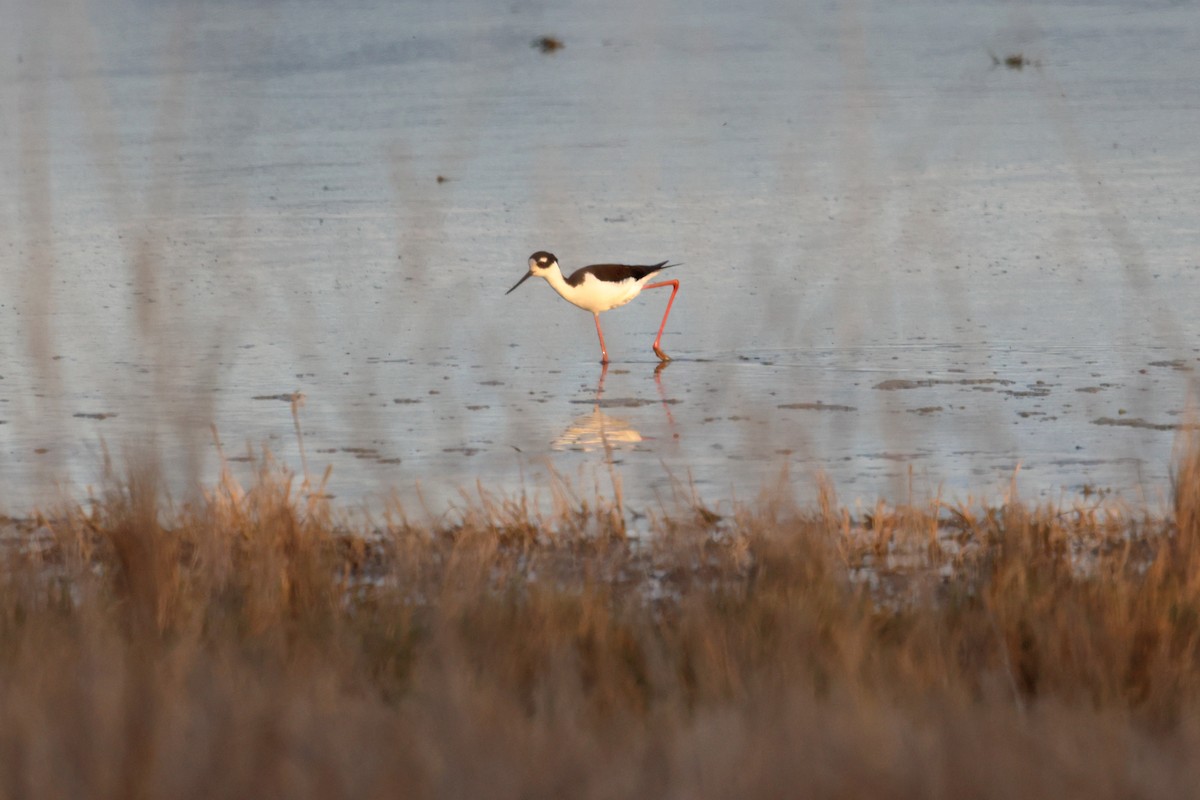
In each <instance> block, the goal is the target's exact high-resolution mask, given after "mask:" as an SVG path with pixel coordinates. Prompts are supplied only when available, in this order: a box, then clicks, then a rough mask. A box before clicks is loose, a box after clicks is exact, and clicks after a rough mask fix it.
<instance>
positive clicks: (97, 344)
mask: <svg viewBox="0 0 1200 800" xmlns="http://www.w3.org/2000/svg"><path fill="white" fill-rule="evenodd" d="M1194 15H1195V10H1194V8H1193V7H1192V6H1191V5H1189V4H1180V3H1175V4H1170V3H1168V4H1159V5H1154V6H1147V5H1146V4H1133V3H1098V4H1087V5H1086V6H1080V5H1078V4H1061V5H1039V6H1037V7H1036V8H1032V7H1031V8H1023V9H1022V8H1013V7H1012V6H1011V5H1010V4H1006V3H998V2H997V3H991V2H966V3H962V2H957V3H928V4H922V5H918V6H912V5H909V4H902V7H897V6H896V5H895V4H885V3H879V4H871V3H849V2H847V3H840V4H836V5H832V6H830V5H825V4H801V5H799V6H796V5H795V4H791V3H772V2H765V3H760V4H755V5H754V6H753V7H751V8H749V9H748V10H747V9H742V10H738V11H734V10H732V9H730V8H727V7H726V4H721V3H716V2H709V3H700V4H688V5H687V6H680V5H676V4H671V3H661V4H652V5H650V6H646V5H644V4H640V3H639V4H629V5H628V7H626V8H624V9H619V10H616V11H614V12H613V13H611V14H606V15H604V16H603V17H602V18H597V17H596V15H595V13H594V12H593V11H592V9H591V7H590V6H587V5H584V4H577V5H573V6H569V7H553V8H552V7H544V6H541V5H538V4H527V3H517V4H514V5H510V6H508V7H504V8H498V7H495V6H494V5H493V4H486V3H481V2H474V1H473V0H472V1H469V2H460V3H453V4H449V5H446V4H418V3H401V4H379V3H373V2H367V1H366V0H364V1H363V2H360V3H356V4H347V5H339V6H338V8H337V9H336V10H335V9H333V8H331V7H328V4H323V3H316V2H298V1H297V0H288V1H287V2H283V3H263V4H253V3H239V4H234V5H224V4H158V3H148V2H121V1H120V0H97V2H94V3H90V4H69V3H65V2H63V3H47V4H45V5H35V4H17V5H16V6H15V7H12V8H6V9H5V17H6V18H11V19H17V20H19V23H20V24H18V25H13V26H10V27H9V28H8V30H7V32H6V33H3V34H0V36H3V37H6V38H5V39H4V41H3V44H4V46H5V48H4V49H5V52H8V53H10V54H15V57H10V58H8V59H6V60H4V62H3V64H2V65H0V92H2V93H3V94H2V95H0V97H2V99H3V102H4V105H5V107H8V108H13V109H18V110H19V113H17V114H6V115H4V120H3V122H0V125H2V126H3V127H0V168H2V169H3V173H2V175H0V177H2V179H3V180H4V183H5V185H6V186H9V187H12V188H11V191H9V192H7V193H4V194H3V195H0V245H2V246H3V247H4V248H5V250H6V252H7V253H8V259H7V266H6V269H5V270H4V271H3V285H2V286H0V290H2V294H0V297H2V299H3V302H2V304H0V306H2V307H0V312H2V313H0V346H2V347H3V358H4V367H3V369H2V370H0V372H2V374H3V379H2V380H0V420H2V421H3V424H2V425H0V480H2V483H0V485H3V487H4V491H3V495H2V496H0V502H3V503H4V505H5V507H7V508H8V509H10V510H12V511H15V512H23V511H24V510H26V509H27V508H28V507H29V506H30V505H31V504H35V503H45V502H49V501H51V500H52V499H54V498H55V497H57V496H59V494H60V493H61V492H66V493H68V494H70V495H72V496H79V495H80V494H81V492H83V491H84V488H85V487H86V486H88V485H91V484H95V483H96V481H97V479H98V476H99V475H100V472H101V463H102V456H103V447H105V446H106V447H107V448H108V449H109V450H110V451H111V452H112V453H113V454H115V455H117V456H119V457H126V456H128V457H130V458H145V457H146V455H145V454H146V453H154V454H157V456H158V458H159V459H160V460H161V463H162V470H163V472H162V474H163V475H164V477H165V479H166V480H167V482H168V484H169V485H170V486H171V487H172V488H173V490H174V491H175V492H177V493H180V494H183V493H185V492H186V490H187V488H186V487H188V486H190V485H192V484H193V483H194V482H195V481H197V480H200V481H211V480H212V478H213V477H214V476H215V474H216V470H217V464H218V455H217V449H216V446H215V444H214V443H213V435H212V433H211V431H212V429H213V428H214V427H215V429H216V430H217V431H218V433H219V436H220V439H221V441H222V443H223V446H224V450H225V454H226V455H227V456H233V457H235V458H240V457H241V456H242V455H243V454H244V453H246V451H247V449H248V448H251V449H258V448H260V447H261V446H263V445H265V446H267V447H269V448H270V449H271V450H273V451H274V452H275V453H276V454H277V455H278V456H279V458H280V460H281V461H283V462H284V463H285V464H287V465H288V466H290V467H291V468H293V469H295V470H297V471H302V470H303V469H304V463H305V462H303V461H302V460H301V454H300V448H299V444H298V441H299V439H298V437H297V431H296V426H295V419H294V418H293V408H292V403H291V396H292V393H294V392H300V393H302V394H303V396H304V401H303V407H302V408H299V409H298V419H299V423H300V428H301V431H302V437H303V445H304V451H305V455H306V459H307V468H308V470H309V471H310V472H311V473H313V474H314V475H317V474H319V473H320V472H321V471H322V470H323V469H324V467H325V466H326V465H332V467H333V472H332V478H331V482H330V484H329V491H330V492H331V493H332V494H335V495H337V496H338V497H339V498H341V499H343V500H347V501H350V502H358V501H359V500H360V499H364V498H365V499H377V498H379V497H381V496H382V495H384V494H386V493H389V492H390V491H392V490H395V491H396V492H397V493H398V496H399V497H400V498H401V499H402V500H403V501H404V502H406V503H412V502H415V500H416V499H417V497H418V493H420V496H421V497H422V498H423V499H424V501H425V503H426V504H427V505H429V506H430V507H431V508H434V509H437V508H441V507H443V506H444V505H445V504H446V503H447V502H452V501H453V500H454V498H455V497H456V492H457V489H458V487H460V486H471V485H472V484H473V483H474V481H475V480H476V479H478V480H479V481H480V482H481V483H482V484H483V485H484V486H487V487H489V488H494V489H498V490H502V491H510V490H516V489H519V488H521V487H526V488H532V489H536V488H538V487H541V486H544V485H545V483H546V481H547V477H546V476H547V470H548V469H554V470H557V471H558V472H560V473H562V474H564V475H566V476H568V477H570V478H572V479H573V480H574V481H576V482H577V483H578V484H579V485H580V486H581V487H582V491H583V492H584V493H585V494H586V493H587V492H589V491H591V489H592V487H593V486H595V487H599V490H601V491H611V483H610V482H611V480H612V477H613V475H616V476H617V477H618V478H619V480H620V483H621V487H622V490H623V493H624V495H625V497H626V499H627V501H628V502H629V503H630V505H631V506H632V507H635V508H637V507H641V506H645V505H650V504H653V503H655V502H658V501H659V500H660V499H663V498H668V499H669V498H670V497H671V496H672V494H673V493H675V492H680V491H682V492H684V493H687V492H691V491H692V490H693V488H694V490H695V491H697V492H699V493H700V494H701V495H702V496H704V497H707V498H710V499H725V498H729V497H731V496H737V497H743V498H748V497H752V496H753V495H754V494H755V493H756V492H757V491H758V490H759V489H761V488H762V487H763V486H766V485H770V484H772V483H773V482H774V481H775V480H776V479H777V478H778V477H779V476H780V474H781V471H782V470H783V469H784V468H785V467H787V468H788V470H789V473H788V474H789V480H790V481H791V482H792V483H793V484H794V485H795V486H796V487H797V489H798V490H799V491H800V492H801V493H802V494H807V493H810V492H811V491H812V487H813V486H814V476H815V475H816V474H817V473H818V472H824V473H826V474H828V475H829V477H830V478H831V479H832V481H833V483H834V485H835V486H836V487H837V489H838V490H839V492H840V493H841V495H842V496H843V499H852V498H862V499H865V500H867V501H868V502H869V501H871V500H873V499H874V498H876V497H878V496H880V495H883V496H887V497H890V498H892V499H899V498H902V497H903V496H904V495H905V494H906V493H907V492H909V491H915V492H918V493H921V494H926V493H933V492H936V491H939V487H940V490H941V491H943V492H944V493H947V494H952V495H957V496H965V495H966V494H968V493H973V494H988V493H994V492H999V491H1003V490H1004V489H1005V488H1006V487H1007V486H1008V484H1009V482H1010V480H1011V479H1012V477H1013V476H1014V474H1016V475H1017V480H1018V485H1019V486H1020V487H1021V490H1022V491H1023V492H1024V493H1025V494H1026V495H1032V496H1037V497H1046V498H1057V497H1061V496H1064V495H1075V494H1079V493H1087V492H1090V491H1092V490H1094V489H1098V490H1114V491H1116V492H1118V493H1120V494H1122V495H1126V496H1131V497H1138V496H1148V497H1150V498H1152V499H1153V498H1157V497H1159V496H1161V495H1162V493H1163V492H1164V491H1165V488H1166V485H1167V481H1168V469H1169V464H1170V458H1171V452H1172V446H1173V443H1174V441H1175V437H1176V434H1177V432H1178V429H1179V427H1180V426H1181V425H1184V424H1186V423H1188V422H1189V417H1188V414H1187V408H1188V403H1189V391H1190V387H1194V386H1195V384H1196V371H1197V369H1198V368H1200V323H1197V321H1196V315H1195V314H1194V313H1193V312H1192V310H1191V309H1192V308H1193V307H1194V306H1195V301H1196V299H1197V298H1200V291H1198V290H1200V260H1198V257H1197V253H1200V228H1197V226H1196V225H1195V218H1194V210H1195V209H1196V208H1197V207H1198V206H1200V166H1198V165H1200V144H1198V143H1197V141H1196V137H1195V136H1194V132H1195V131H1196V130H1200V81H1198V80H1197V79H1198V78H1200V74H1198V73H1200V65H1198V64H1197V62H1196V60H1195V58H1194V57H1193V56H1194V53H1195V52H1196V48H1197V45H1200V26H1196V25H1194V24H1193V23H1194ZM134 29H136V30H137V31H138V34H137V36H136V37H134V36H133V35H132V33H131V30H134ZM542 35H552V36H556V37H559V38H560V39H562V41H563V42H564V44H565V47H564V48H563V49H562V50H559V51H557V52H554V53H550V54H543V53H542V52H540V51H539V50H538V49H536V48H534V47H531V46H530V45H531V43H532V41H533V40H534V39H535V38H536V37H538V36H542ZM1016 53H1020V54H1021V56H1022V59H1024V60H1023V61H1022V62H1021V65H1022V68H1021V69H1012V68H1008V67H1006V66H1004V64H1003V63H1000V64H997V63H995V62H994V60H993V54H994V55H996V56H997V57H998V58H1000V59H1001V61H1002V60H1003V58H1005V57H1007V56H1008V55H1010V54H1016ZM538 249H548V250H551V251H553V252H555V253H556V254H557V255H558V256H559V257H560V260H561V261H562V262H563V264H564V266H565V267H566V268H567V269H571V268H574V267H577V266H580V265H583V264H586V263H591V262H594V261H629V262H638V263H648V262H654V261H658V260H661V259H664V258H669V259H671V260H673V261H681V262H683V263H684V266H682V267H679V268H678V269H677V270H674V272H673V277H676V278H678V279H679V280H680V281H681V284H682V288H681V291H680V293H679V296H678V298H677V300H676V303H675V307H674V309H673V311H672V314H671V318H670V324H669V325H668V331H667V334H666V336H665V337H664V347H665V349H666V350H667V351H668V352H669V353H671V354H672V355H673V356H674V357H675V359H676V360H675V361H673V362H672V363H671V364H669V365H668V366H667V367H666V368H665V369H664V370H661V371H656V370H655V367H656V365H657V360H656V359H655V358H654V357H653V354H652V353H651V352H650V342H651V341H652V340H653V336H654V332H655V330H656V329H657V325H658V321H659V318H660V314H661V311H662V308H663V306H664V304H665V302H666V294H665V293H663V292H661V291H652V292H647V293H646V294H645V295H643V296H642V297H640V298H638V299H637V300H636V301H635V302H634V303H632V304H631V305H629V306H627V307H625V308H622V309H619V310H616V311H614V312H612V313H609V314H606V315H604V317H603V322H604V325H605V332H606V338H607V340H608V345H609V352H610V356H611V357H612V358H613V359H614V363H613V364H612V365H611V366H610V368H609V369H608V371H607V374H606V375H605V376H604V378H603V379H604V385H603V391H602V392H600V388H601V387H600V381H601V378H602V371H601V369H600V366H599V365H598V364H597V363H595V362H596V361H597V360H598V347H597V344H596V341H595V331H594V329H593V327H592V323H591V320H590V319H589V318H588V315H587V314H586V313H584V312H581V311H579V310H578V309H575V308H573V307H571V306H569V305H568V304H566V303H565V302H563V301H562V300H561V299H559V298H558V297H557V296H556V295H554V294H553V292H552V291H551V290H550V289H549V288H548V287H546V286H543V285H542V284H541V282H540V281H530V282H527V284H526V285H524V286H522V287H521V289H519V290H518V291H517V292H514V293H513V294H512V295H509V296H507V297H506V296H504V292H505V290H507V289H508V288H509V287H510V286H511V285H512V284H513V282H514V281H515V280H516V279H517V278H519V277H520V275H521V274H522V272H523V271H524V269H525V261H526V257H527V256H528V254H529V253H530V252H532V251H533V250H538ZM597 400H599V402H597ZM234 467H235V469H236V470H249V466H247V465H245V464H243V463H242V462H240V461H235V462H234ZM1018 468H1019V471H1018Z"/></svg>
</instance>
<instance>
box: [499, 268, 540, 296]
mask: <svg viewBox="0 0 1200 800" xmlns="http://www.w3.org/2000/svg"><path fill="white" fill-rule="evenodd" d="M531 275H533V273H532V272H526V273H525V276H524V277H523V278H521V280H519V281H517V282H516V283H514V284H513V287H512V289H509V290H508V291H507V292H505V294H512V292H513V289H516V288H517V287H518V286H520V285H521V284H522V283H524V282H525V281H527V280H529V277H530V276H531Z"/></svg>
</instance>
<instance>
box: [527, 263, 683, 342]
mask: <svg viewBox="0 0 1200 800" xmlns="http://www.w3.org/2000/svg"><path fill="white" fill-rule="evenodd" d="M677 266H679V265H678V264H668V263H667V262H666V261H660V262H659V263H657V264H652V265H650V266H633V265H629V264H593V265H591V266H590V267H584V268H582V269H577V270H575V271H574V272H572V273H571V274H570V275H569V276H567V277H565V278H564V277H563V274H562V270H561V269H559V267H558V259H557V258H555V257H554V254H553V253H547V252H546V251H545V250H539V251H537V252H536V253H534V254H533V255H531V256H530V257H529V272H527V273H525V275H524V277H522V278H521V280H519V281H517V282H516V283H515V284H513V287H512V289H509V290H508V291H507V292H505V294H506V295H507V294H511V293H512V291H513V289H516V288H517V287H518V286H520V285H521V284H522V283H524V282H525V281H526V280H528V279H529V278H532V277H538V278H545V279H546V283H548V284H550V285H551V286H552V287H554V291H556V292H558V293H559V294H560V295H562V298H563V299H564V300H566V301H567V302H569V303H571V304H573V305H577V306H579V307H580V308H582V309H584V310H585V311H590V312H592V316H593V317H594V318H595V320H596V333H597V334H598V335H599V336H600V363H601V364H607V363H608V349H607V348H606V347H605V346H604V331H602V330H600V312H601V311H608V310H609V309H610V308H617V307H618V306H623V305H625V304H626V303H628V302H629V301H630V300H632V299H633V298H635V297H637V296H638V295H639V294H640V293H641V291H642V289H657V288H659V287H660V286H670V287H671V299H670V300H668V301H667V310H666V311H665V312H664V313H663V318H662V324H661V325H659V326H658V336H657V337H655V339H654V355H656V356H658V357H659V359H660V360H662V361H670V360H671V357H670V356H669V355H667V354H666V353H664V352H663V351H662V347H660V345H661V344H662V335H663V328H665V327H667V316H668V315H670V313H671V304H672V303H674V302H675V293H676V292H678V291H679V281H662V282H661V283H648V281H649V280H650V279H652V278H653V277H654V276H655V275H657V274H658V273H659V272H661V271H663V270H664V269H669V268H670V267H677Z"/></svg>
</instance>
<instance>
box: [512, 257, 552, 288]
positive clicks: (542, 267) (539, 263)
mask: <svg viewBox="0 0 1200 800" xmlns="http://www.w3.org/2000/svg"><path fill="white" fill-rule="evenodd" d="M556 269H558V259H557V258H555V257H554V254H553V253H547V252H546V251H545V250H538V251H537V252H536V253H534V254H533V255H531V256H530V257H529V272H526V273H525V274H524V275H523V276H521V280H519V281H517V282H516V283H515V284H513V287H512V289H509V290H508V291H507V292H505V294H510V293H512V291H513V289H516V288H517V287H518V286H520V285H521V284H522V283H524V282H525V281H527V280H528V279H530V278H533V277H538V278H544V277H546V276H547V275H549V274H550V272H551V271H552V270H556Z"/></svg>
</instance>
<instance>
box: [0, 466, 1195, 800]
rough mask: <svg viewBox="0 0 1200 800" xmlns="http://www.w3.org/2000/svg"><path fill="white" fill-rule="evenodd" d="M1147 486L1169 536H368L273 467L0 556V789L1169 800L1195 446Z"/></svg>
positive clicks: (939, 518)
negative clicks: (1168, 488) (1166, 504)
mask: <svg viewBox="0 0 1200 800" xmlns="http://www.w3.org/2000/svg"><path fill="white" fill-rule="evenodd" d="M1176 484H1177V492H1176V498H1175V499H1176V502H1175V506H1174V509H1173V512H1172V516H1169V517H1168V518H1145V517H1141V516H1136V517H1135V516H1131V515H1128V514H1117V513H1115V512H1111V513H1110V512H1106V511H1104V510H1102V509H1100V508H1098V507H1090V508H1082V507H1079V508H1075V509H1070V510H1067V511H1063V510H1061V509H1048V508H1036V507H1030V506H1026V505H1023V504H1021V503H1019V502H1017V501H1015V500H1014V501H1012V502H1009V503H1007V504H1005V505H1003V506H999V507H994V508H970V507H966V506H962V507H957V508H948V507H946V506H945V505H943V504H938V503H934V504H931V505H930V506H928V507H901V508H890V507H884V506H882V505H881V506H880V507H878V508H876V509H874V510H873V511H872V512H871V513H869V514H865V515H860V516H859V517H852V516H851V515H850V514H849V513H848V512H847V511H846V510H844V509H842V508H840V507H838V506H837V504H836V501H835V499H834V498H833V497H832V493H831V492H826V493H825V495H824V496H823V500H822V502H821V503H820V504H819V505H818V506H817V507H815V508H812V509H798V508H796V507H794V506H793V505H791V504H790V503H788V502H787V501H786V500H785V499H783V498H781V497H778V496H776V497H769V496H768V497H764V498H763V499H762V500H760V501H759V503H758V504H757V505H756V506H754V507H752V508H743V509H740V510H737V511H735V512H733V513H731V514H730V515H727V516H725V517H721V516H719V515H718V514H715V513H713V512H712V511H710V510H708V509H704V508H698V509H692V510H689V511H684V512H679V513H676V514H674V515H671V516H668V517H663V518H661V519H658V520H657V521H656V522H655V523H654V525H655V529H656V531H657V535H656V536H653V537H650V538H648V539H644V540H640V541H636V542H635V541H631V540H629V539H627V538H626V536H625V534H624V529H623V527H622V526H621V524H620V523H619V520H617V519H616V514H615V510H614V507H613V506H612V504H611V503H608V502H606V501H604V500H603V499H600V498H597V499H595V500H591V501H587V502H584V501H578V500H572V499H570V495H569V493H568V492H567V491H566V490H562V491H558V492H555V493H554V494H553V496H552V498H551V499H552V500H553V502H554V503H555V508H554V510H553V511H550V512H545V513H541V512H537V511H535V510H533V505H532V504H531V503H529V502H527V501H526V500H525V499H514V500H502V499H497V498H495V497H493V496H491V495H489V494H487V493H486V492H480V493H479V495H478V497H477V499H474V500H472V501H471V502H469V503H465V504H464V505H463V507H462V508H461V509H460V510H459V511H458V513H457V515H456V516H455V517H454V518H452V519H442V520H439V521H437V522H434V523H430V524H415V523H413V522H412V521H411V520H409V519H407V518H405V517H404V516H403V515H402V514H400V513H398V512H397V513H395V514H393V515H390V516H387V515H385V517H383V518H381V519H379V520H377V521H375V522H373V523H370V522H351V521H349V520H348V518H344V517H342V516H340V515H339V514H338V513H336V512H335V511H334V510H333V509H331V507H330V506H329V504H328V503H327V502H325V501H324V500H321V499H319V497H320V494H319V492H316V493H314V494H311V495H306V494H305V493H304V491H297V490H296V487H295V486H294V485H293V483H292V482H291V480H290V479H289V478H288V476H286V475H282V474H281V473H279V472H278V471H272V470H271V469H270V468H269V467H264V469H263V470H262V472H261V473H260V479H259V480H258V481H257V482H256V483H254V484H253V485H251V486H249V487H248V488H244V487H242V486H240V485H239V484H237V483H236V482H234V481H233V480H232V479H231V478H229V477H228V476H227V477H226V478H224V479H223V480H222V482H221V483H220V484H219V485H217V486H216V487H215V488H213V489H212V490H211V491H210V492H209V493H208V494H207V496H206V497H205V498H204V500H203V501H202V502H199V503H196V504H192V505H185V506H179V507H169V506H167V505H166V504H164V503H162V502H161V501H160V499H159V498H158V496H157V495H156V493H155V491H154V488H153V485H152V482H151V481H149V480H147V479H145V478H144V477H142V476H138V475H134V476H133V477H131V478H130V479H128V480H126V481H124V482H123V483H120V484H119V485H116V486H114V488H113V489H112V490H111V491H110V492H109V493H108V494H107V495H105V496H104V497H103V498H102V500H101V502H99V503H98V504H96V505H95V506H94V507H93V508H90V509H87V510H84V509H81V510H79V511H77V512H75V513H72V514H69V515H66V516H64V517H63V518H62V522H57V523H46V525H45V526H43V527H42V528H40V529H39V530H40V534H39V536H34V537H30V539H29V541H30V542H35V543H40V547H39V546H34V545H30V546H29V547H24V548H22V549H21V550H20V551H11V550H10V551H9V552H8V554H7V563H6V565H5V569H4V571H3V579H2V585H0V638H2V639H3V646H2V647H0V673H2V674H0V681H2V682H3V685H4V686H5V687H6V688H5V691H4V693H3V695H2V696H0V731H3V737H4V741H5V743H6V744H5V746H4V747H3V748H0V774H4V775H6V776H7V779H8V780H9V781H11V782H13V783H11V784H10V785H21V786H25V787H28V788H27V791H28V792H29V793H31V794H34V795H38V796H46V795H49V794H51V793H65V792H66V791H67V790H68V789H70V790H71V791H73V792H76V793H78V792H80V791H82V793H84V794H89V795H99V794H102V793H104V794H116V795H120V796H142V795H150V794H154V795H158V796H212V795H216V794H233V795H251V794H253V795H264V794H267V795H287V796H299V795H302V794H307V795H315V796H321V797H334V796H343V795H355V796H361V795H364V794H372V795H377V796H388V797H391V796H401V794H402V795H403V796H431V797H433V796H563V795H570V796H578V795H584V794H590V793H593V792H594V793H604V794H619V795H622V796H663V795H666V794H670V793H671V792H676V793H678V796H687V797H693V796H710V795H714V796H715V795H722V796H755V795H759V794H763V793H766V792H767V791H768V790H769V788H770V787H777V786H781V785H794V786H797V787H804V794H810V795H829V794H839V795H847V794H853V795H860V796H873V795H876V794H880V793H883V792H884V791H885V790H886V793H887V794H888V795H889V796H913V795H922V796H923V795H926V794H928V788H929V786H931V785H938V786H944V787H947V789H948V790H949V791H948V794H950V795H952V796H969V795H973V794H975V793H978V792H980V791H984V790H987V791H988V792H989V793H991V794H997V795H1017V794H1018V793H1019V794H1020V795H1021V796H1029V795H1036V794H1052V793H1053V794H1058V793H1059V789H1058V788H1057V787H1060V786H1061V785H1063V783H1064V782H1067V781H1069V782H1070V783H1071V785H1073V786H1077V787H1078V789H1079V790H1080V791H1079V792H1078V793H1080V794H1082V793H1085V792H1088V791H1097V790H1101V789H1110V788H1111V787H1113V786H1121V787H1122V788H1123V789H1125V791H1128V792H1130V793H1135V792H1138V791H1142V792H1148V791H1150V788H1151V787H1152V786H1153V787H1161V786H1179V787H1182V786H1185V785H1186V786H1194V785H1195V784H1194V781H1195V778H1196V775H1195V770H1196V768H1195V766H1193V763H1194V762H1193V761H1192V760H1190V759H1178V758H1175V757H1174V756H1173V754H1175V753H1182V752H1195V748H1196V747H1197V746H1198V745H1200V728H1197V727H1196V725H1195V724H1194V720H1195V719H1197V714H1198V712H1200V679H1198V677H1197V676H1198V675H1200V672H1198V670H1197V666H1198V664H1197V661H1198V656H1200V649H1198V644H1200V449H1197V448H1195V447H1193V448H1192V450H1191V454H1190V455H1189V456H1188V457H1187V458H1184V459H1181V461H1180V464H1179V466H1178V469H1177V478H1176ZM301 489H302V490H306V489H307V487H305V486H302V487H301ZM305 497H315V498H318V499H304V498H305ZM51 532H52V535H51ZM864 566H865V567H867V568H866V569H864ZM1134 759H1136V760H1137V762H1138V764H1139V765H1141V767H1142V768H1140V769H1128V768H1127V765H1128V764H1129V763H1131V762H1132V761H1133V760H1134ZM1014 764H1020V768H1019V769H1018V768H1013V767H1012V765H1014ZM1085 765H1086V766H1085ZM785 782H786V783H785Z"/></svg>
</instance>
